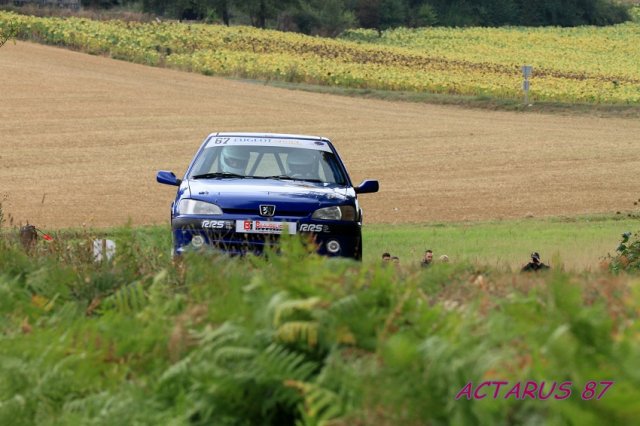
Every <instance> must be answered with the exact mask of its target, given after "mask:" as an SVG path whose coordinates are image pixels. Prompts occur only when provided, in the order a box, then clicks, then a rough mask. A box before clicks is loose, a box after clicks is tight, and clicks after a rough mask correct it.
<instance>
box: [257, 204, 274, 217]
mask: <svg viewBox="0 0 640 426" xmlns="http://www.w3.org/2000/svg"><path fill="white" fill-rule="evenodd" d="M274 214H276V206H272V205H269V204H260V216H265V217H271V216H273V215H274Z"/></svg>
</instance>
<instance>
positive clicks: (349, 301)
mask: <svg viewBox="0 0 640 426" xmlns="http://www.w3.org/2000/svg"><path fill="white" fill-rule="evenodd" d="M359 307H360V299H359V298H358V295H357V294H350V295H348V296H345V297H343V298H341V299H339V300H336V301H335V302H333V303H332V304H331V306H330V307H329V311H330V312H331V313H335V314H342V313H351V312H353V311H355V310H356V309H358V308H359Z"/></svg>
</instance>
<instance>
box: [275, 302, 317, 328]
mask: <svg viewBox="0 0 640 426" xmlns="http://www.w3.org/2000/svg"><path fill="white" fill-rule="evenodd" d="M320 300H321V299H320V298H319V297H310V298H308V299H297V300H285V301H283V302H281V303H280V304H278V305H277V306H275V309H274V315H273V325H274V326H276V327H277V326H279V325H280V324H281V323H282V321H283V320H284V319H285V318H287V317H290V316H291V315H292V314H294V313H295V312H311V311H312V310H313V309H314V308H315V307H317V306H318V304H319V303H320Z"/></svg>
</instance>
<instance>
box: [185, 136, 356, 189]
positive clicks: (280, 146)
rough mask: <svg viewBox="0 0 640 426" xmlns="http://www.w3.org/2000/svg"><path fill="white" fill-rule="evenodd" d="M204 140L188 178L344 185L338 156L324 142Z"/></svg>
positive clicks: (344, 179)
mask: <svg viewBox="0 0 640 426" xmlns="http://www.w3.org/2000/svg"><path fill="white" fill-rule="evenodd" d="M225 140H226V141H227V144H222V143H220V144H215V143H213V142H210V143H208V144H207V145H206V146H205V148H204V149H203V150H202V151H201V152H200V154H199V155H198V157H197V158H196V160H195V162H194V165H193V167H192V168H191V172H190V173H189V179H247V178H253V179H278V180H300V181H307V182H318V183H331V184H338V185H345V184H346V178H345V176H344V173H343V172H342V168H341V167H340V164H339V160H338V158H337V157H336V156H335V155H334V154H333V152H332V151H331V150H330V149H329V148H328V146H327V145H326V143H324V142H323V143H322V144H323V145H320V143H319V144H318V149H314V146H313V145H312V143H313V142H310V141H303V143H300V146H296V147H292V146H290V145H293V142H287V143H284V142H281V143H278V142H269V141H267V142H264V143H262V144H251V143H233V140H232V141H231V142H229V139H228V138H227V139H225Z"/></svg>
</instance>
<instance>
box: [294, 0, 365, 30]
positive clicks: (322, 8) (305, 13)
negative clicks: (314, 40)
mask: <svg viewBox="0 0 640 426" xmlns="http://www.w3.org/2000/svg"><path fill="white" fill-rule="evenodd" d="M293 20H294V22H295V24H296V26H297V28H298V30H299V31H300V32H303V33H305V34H317V35H321V36H329V37H334V36H336V35H338V34H340V33H341V32H342V31H344V30H346V29H347V28H351V27H353V26H355V24H356V18H355V15H354V13H353V12H351V11H349V10H347V8H346V5H345V2H344V0H310V1H300V2H299V3H298V5H297V10H296V11H295V12H294V14H293Z"/></svg>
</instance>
